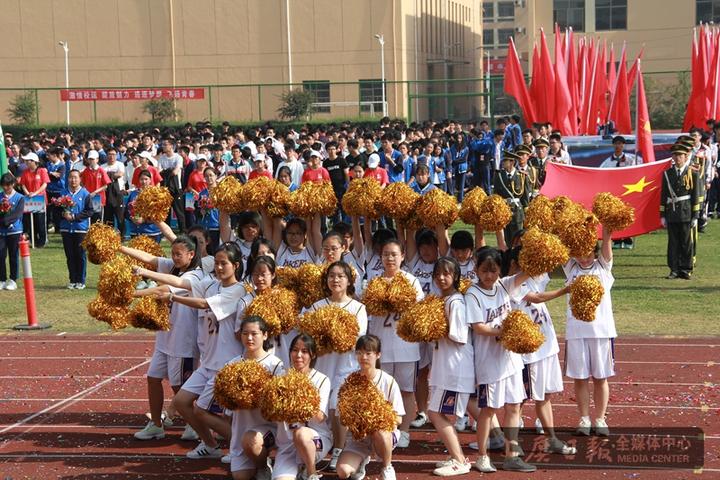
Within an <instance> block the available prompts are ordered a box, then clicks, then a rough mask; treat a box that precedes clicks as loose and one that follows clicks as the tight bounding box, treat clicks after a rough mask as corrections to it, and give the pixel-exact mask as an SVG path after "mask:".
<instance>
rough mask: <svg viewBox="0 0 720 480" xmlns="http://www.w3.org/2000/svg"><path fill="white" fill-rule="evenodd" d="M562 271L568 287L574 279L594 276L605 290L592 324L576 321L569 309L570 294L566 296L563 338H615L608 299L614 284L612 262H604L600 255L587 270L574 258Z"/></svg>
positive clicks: (612, 317) (613, 318) (613, 322)
mask: <svg viewBox="0 0 720 480" xmlns="http://www.w3.org/2000/svg"><path fill="white" fill-rule="evenodd" d="M563 271H564V272H565V276H566V277H567V281H566V282H565V284H566V285H570V284H571V283H572V282H573V281H574V280H575V278H576V277H579V276H580V275H596V276H597V277H599V278H600V283H601V284H602V286H603V289H604V290H605V294H604V295H603V296H602V299H601V300H600V305H598V308H597V310H595V320H593V321H592V322H583V321H582V320H578V319H576V318H575V317H574V316H573V314H572V309H571V308H570V294H568V295H567V299H568V303H567V326H566V327H565V338H566V339H572V338H615V337H617V331H616V330H615V317H614V316H613V311H612V299H611V298H610V289H611V288H612V286H613V283H615V277H613V274H612V261H610V262H608V261H606V260H605V259H604V258H603V256H602V255H599V256H598V258H596V259H595V260H593V263H592V265H590V267H588V268H582V267H581V266H580V264H579V263H578V262H577V260H575V259H574V258H571V259H570V260H569V261H568V262H567V263H566V264H565V265H564V266H563Z"/></svg>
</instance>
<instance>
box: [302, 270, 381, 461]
mask: <svg viewBox="0 0 720 480" xmlns="http://www.w3.org/2000/svg"><path fill="white" fill-rule="evenodd" d="M352 278H353V271H352V270H351V267H350V266H349V265H348V264H347V263H345V262H343V261H337V262H333V263H331V264H330V266H329V267H328V268H327V269H326V270H325V272H324V273H323V279H322V283H323V290H324V291H325V295H327V297H325V298H324V299H322V300H319V301H317V302H315V303H314V304H312V305H311V306H310V308H308V309H307V311H309V312H314V311H315V310H318V309H320V308H322V307H326V306H329V305H334V306H336V307H340V308H342V309H344V310H345V311H347V312H349V313H351V314H352V315H353V316H354V317H355V318H356V319H357V322H358V327H359V335H360V336H362V335H365V334H366V333H367V326H368V318H367V311H366V310H365V305H363V304H362V303H360V302H358V301H357V300H354V299H353V296H354V294H355V287H354V285H353V281H352ZM315 368H317V370H318V371H320V372H322V373H324V374H325V375H327V376H328V378H330V379H331V383H330V384H331V386H332V396H331V397H330V420H331V422H332V430H333V445H332V446H333V449H332V457H331V460H330V465H329V467H328V468H330V470H335V468H336V466H337V462H338V458H339V457H340V453H341V452H342V448H343V446H344V445H345V437H346V436H347V428H345V427H343V426H342V425H341V424H340V421H339V419H338V417H337V415H335V409H336V408H337V394H338V390H339V389H340V386H341V385H342V383H343V382H344V381H345V379H346V378H347V376H348V375H350V373H352V372H354V371H355V370H357V368H358V365H357V361H356V359H355V355H353V353H352V352H347V353H334V352H333V353H326V354H325V355H323V356H321V357H320V358H318V361H317V364H316V366H315Z"/></svg>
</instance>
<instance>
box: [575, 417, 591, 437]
mask: <svg viewBox="0 0 720 480" xmlns="http://www.w3.org/2000/svg"><path fill="white" fill-rule="evenodd" d="M591 426H592V425H591V424H590V419H589V418H588V417H580V423H578V427H577V429H575V435H582V436H584V437H587V436H590V427H591Z"/></svg>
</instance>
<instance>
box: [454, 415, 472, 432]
mask: <svg viewBox="0 0 720 480" xmlns="http://www.w3.org/2000/svg"><path fill="white" fill-rule="evenodd" d="M468 423H470V418H468V416H467V415H463V416H462V417H458V419H457V420H455V430H457V431H458V432H463V431H465V429H466V428H467V427H468Z"/></svg>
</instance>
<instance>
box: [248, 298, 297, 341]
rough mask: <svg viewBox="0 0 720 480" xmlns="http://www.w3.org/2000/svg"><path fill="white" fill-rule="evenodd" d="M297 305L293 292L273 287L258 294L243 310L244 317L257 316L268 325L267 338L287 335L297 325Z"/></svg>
mask: <svg viewBox="0 0 720 480" xmlns="http://www.w3.org/2000/svg"><path fill="white" fill-rule="evenodd" d="M298 311H299V307H298V303H297V295H296V294H295V292H293V291H291V290H288V289H287V288H283V287H273V288H272V289H270V290H266V291H264V292H262V293H260V294H259V295H258V296H257V297H255V299H254V300H253V301H252V302H251V303H250V305H248V307H247V308H246V309H245V316H246V317H249V316H251V315H257V316H259V317H262V319H263V320H265V323H267V324H268V328H269V330H268V336H270V337H274V336H275V335H280V334H281V333H287V332H289V331H290V330H292V329H293V328H295V326H296V325H297V321H298Z"/></svg>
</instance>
